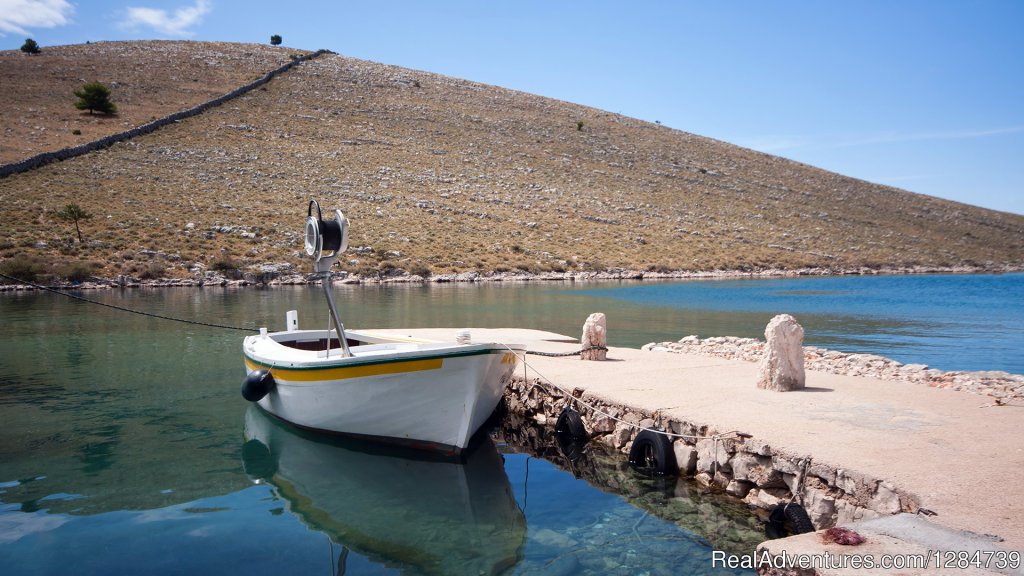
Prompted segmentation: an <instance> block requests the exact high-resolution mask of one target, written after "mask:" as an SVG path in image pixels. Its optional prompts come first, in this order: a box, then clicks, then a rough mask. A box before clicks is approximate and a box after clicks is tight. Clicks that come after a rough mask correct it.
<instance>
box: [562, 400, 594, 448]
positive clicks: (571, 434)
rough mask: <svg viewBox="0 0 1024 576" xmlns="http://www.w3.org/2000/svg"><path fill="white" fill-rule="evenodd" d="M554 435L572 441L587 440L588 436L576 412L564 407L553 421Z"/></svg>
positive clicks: (581, 419)
mask: <svg viewBox="0 0 1024 576" xmlns="http://www.w3.org/2000/svg"><path fill="white" fill-rule="evenodd" d="M555 433H556V434H558V435H559V436H562V437H568V438H572V439H574V440H589V439H590V434H589V433H588V432H587V427H586V426H585V425H584V424H583V418H582V417H581V416H580V413H579V412H577V411H576V410H574V409H572V408H570V407H568V406H566V407H565V408H562V413H561V414H559V415H558V420H556V421H555Z"/></svg>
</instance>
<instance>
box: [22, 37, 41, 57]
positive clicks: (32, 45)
mask: <svg viewBox="0 0 1024 576" xmlns="http://www.w3.org/2000/svg"><path fill="white" fill-rule="evenodd" d="M21 51H22V52H24V53H26V54H39V52H40V50H39V44H36V41H35V40H33V39H31V38H25V43H24V44H22V45H21Z"/></svg>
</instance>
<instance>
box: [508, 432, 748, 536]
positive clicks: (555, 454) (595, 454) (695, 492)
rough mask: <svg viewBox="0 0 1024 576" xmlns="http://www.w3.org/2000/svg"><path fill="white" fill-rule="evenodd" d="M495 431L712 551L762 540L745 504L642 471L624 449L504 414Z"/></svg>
mask: <svg viewBox="0 0 1024 576" xmlns="http://www.w3.org/2000/svg"><path fill="white" fill-rule="evenodd" d="M497 435H498V436H499V437H500V438H502V439H504V440H505V441H506V442H507V443H508V444H507V445H506V446H507V447H508V449H509V450H511V451H515V452H527V453H528V454H530V455H532V456H536V457H539V458H544V459H545V460H548V461H549V462H552V463H553V464H555V465H556V466H559V467H561V468H563V469H565V470H568V471H570V472H572V473H573V475H574V476H576V477H577V478H581V479H583V480H585V481H586V482H587V483H588V484H590V485H591V486H593V487H595V488H597V489H599V490H602V491H604V492H609V493H613V494H618V495H620V496H622V497H623V498H624V499H625V500H626V501H627V502H629V503H630V504H631V505H633V506H635V507H637V508H639V509H641V510H644V511H645V512H649V513H650V514H652V515H654V516H656V517H658V518H661V519H663V520H667V521H669V522H672V523H674V524H676V525H677V526H679V527H680V528H682V529H684V530H686V531H688V532H691V533H692V534H694V535H695V536H697V537H698V538H699V539H702V540H706V541H707V544H708V545H710V547H711V548H713V549H715V550H724V551H727V552H729V553H732V554H749V553H750V551H752V550H754V548H755V547H756V546H757V545H758V544H760V543H761V542H762V541H764V539H765V535H764V527H763V525H762V523H761V520H760V519H758V518H757V516H755V515H754V514H753V513H752V512H751V511H750V509H749V508H748V507H747V505H746V504H743V503H742V502H739V501H737V500H736V499H734V498H730V497H728V496H724V495H720V494H715V493H711V492H709V491H708V490H706V489H703V488H701V487H700V486H699V485H697V484H696V483H695V482H693V481H690V480H687V479H684V478H676V477H664V476H653V477H651V476H645V475H643V474H641V473H639V472H637V471H636V470H634V469H633V468H632V467H631V466H630V465H629V463H628V461H627V459H626V457H625V455H624V454H621V453H619V452H617V451H615V450H612V449H611V448H608V447H607V446H605V445H603V444H599V443H597V442H589V443H585V444H572V443H562V442H561V441H560V440H559V439H558V438H557V437H556V435H555V434H554V431H553V430H552V429H550V428H544V427H538V426H534V425H533V424H531V423H529V422H525V421H523V420H522V419H520V418H518V417H516V416H512V415H508V416H506V417H505V419H504V420H503V421H502V422H501V428H500V430H498V432H497Z"/></svg>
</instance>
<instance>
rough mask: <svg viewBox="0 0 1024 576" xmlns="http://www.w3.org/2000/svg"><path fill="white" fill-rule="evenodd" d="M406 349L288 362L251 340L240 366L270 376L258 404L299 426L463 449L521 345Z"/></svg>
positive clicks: (498, 393) (494, 399)
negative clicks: (260, 350) (264, 351)
mask: <svg viewBox="0 0 1024 576" xmlns="http://www.w3.org/2000/svg"><path fill="white" fill-rule="evenodd" d="M252 338H260V337H258V336H257V337H252ZM246 341H247V343H248V341H249V340H248V339H247V340H246ZM405 347H406V348H407V349H405V350H396V351H394V352H390V353H385V354H369V353H367V354H365V355H360V352H359V348H360V347H358V346H357V347H355V348H353V350H354V354H355V355H354V356H353V357H350V358H342V357H340V356H336V357H335V358H334V359H330V358H326V359H320V358H317V359H316V360H315V361H309V362H301V361H292V362H287V361H280V359H279V360H278V361H274V360H273V359H271V358H265V357H261V356H260V354H259V353H258V350H257V349H256V347H255V346H254V347H252V349H250V348H249V347H247V349H246V351H245V356H246V358H245V365H246V369H247V371H248V372H250V373H252V372H253V371H255V370H267V371H269V372H270V374H271V376H273V378H274V382H275V386H274V388H273V389H272V390H271V391H270V393H268V394H267V395H266V396H264V397H263V398H262V399H260V400H259V402H258V403H259V405H260V407H261V408H263V409H264V410H266V411H267V412H269V413H270V414H272V415H274V416H277V417H278V418H281V419H282V420H285V421H287V422H290V423H292V424H295V425H297V426H300V427H303V428H307V429H312V430H318V431H325V432H331V433H337V434H347V435H353V436H364V437H371V438H377V439H383V440H387V441H391V442H398V443H402V444H406V445H411V446H414V447H419V448H425V449H433V450H439V451H444V452H458V451H461V450H462V449H464V448H465V447H466V446H467V445H468V444H469V440H470V438H471V437H472V435H473V434H474V433H475V432H476V431H477V429H479V428H480V426H481V425H482V424H483V423H484V421H486V420H487V418H488V417H489V416H490V415H491V413H493V411H494V409H495V408H496V407H497V405H498V402H499V401H500V400H501V396H502V392H503V391H504V389H505V386H506V385H507V384H508V381H509V380H510V379H511V376H512V373H513V370H514V369H515V366H516V362H517V356H516V352H517V351H521V350H522V347H514V346H506V345H503V344H471V345H457V344H452V345H447V346H444V345H433V346H427V347H420V346H416V345H408V344H406V345H405ZM289 364H290V365H289Z"/></svg>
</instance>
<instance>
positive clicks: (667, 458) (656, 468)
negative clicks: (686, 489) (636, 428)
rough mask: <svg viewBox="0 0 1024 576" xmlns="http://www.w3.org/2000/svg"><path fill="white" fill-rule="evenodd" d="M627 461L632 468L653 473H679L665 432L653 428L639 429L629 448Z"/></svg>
mask: <svg viewBox="0 0 1024 576" xmlns="http://www.w3.org/2000/svg"><path fill="white" fill-rule="evenodd" d="M629 463H630V464H632V465H633V467H634V468H639V469H641V470H649V471H653V472H654V473H655V474H661V475H675V474H678V473H679V467H678V466H677V465H676V453H675V450H673V449H672V441H671V440H669V438H668V436H666V435H665V434H662V433H659V432H655V431H653V430H641V431H640V433H639V434H637V435H636V439H635V440H633V446H632V447H631V448H630V449H629Z"/></svg>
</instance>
